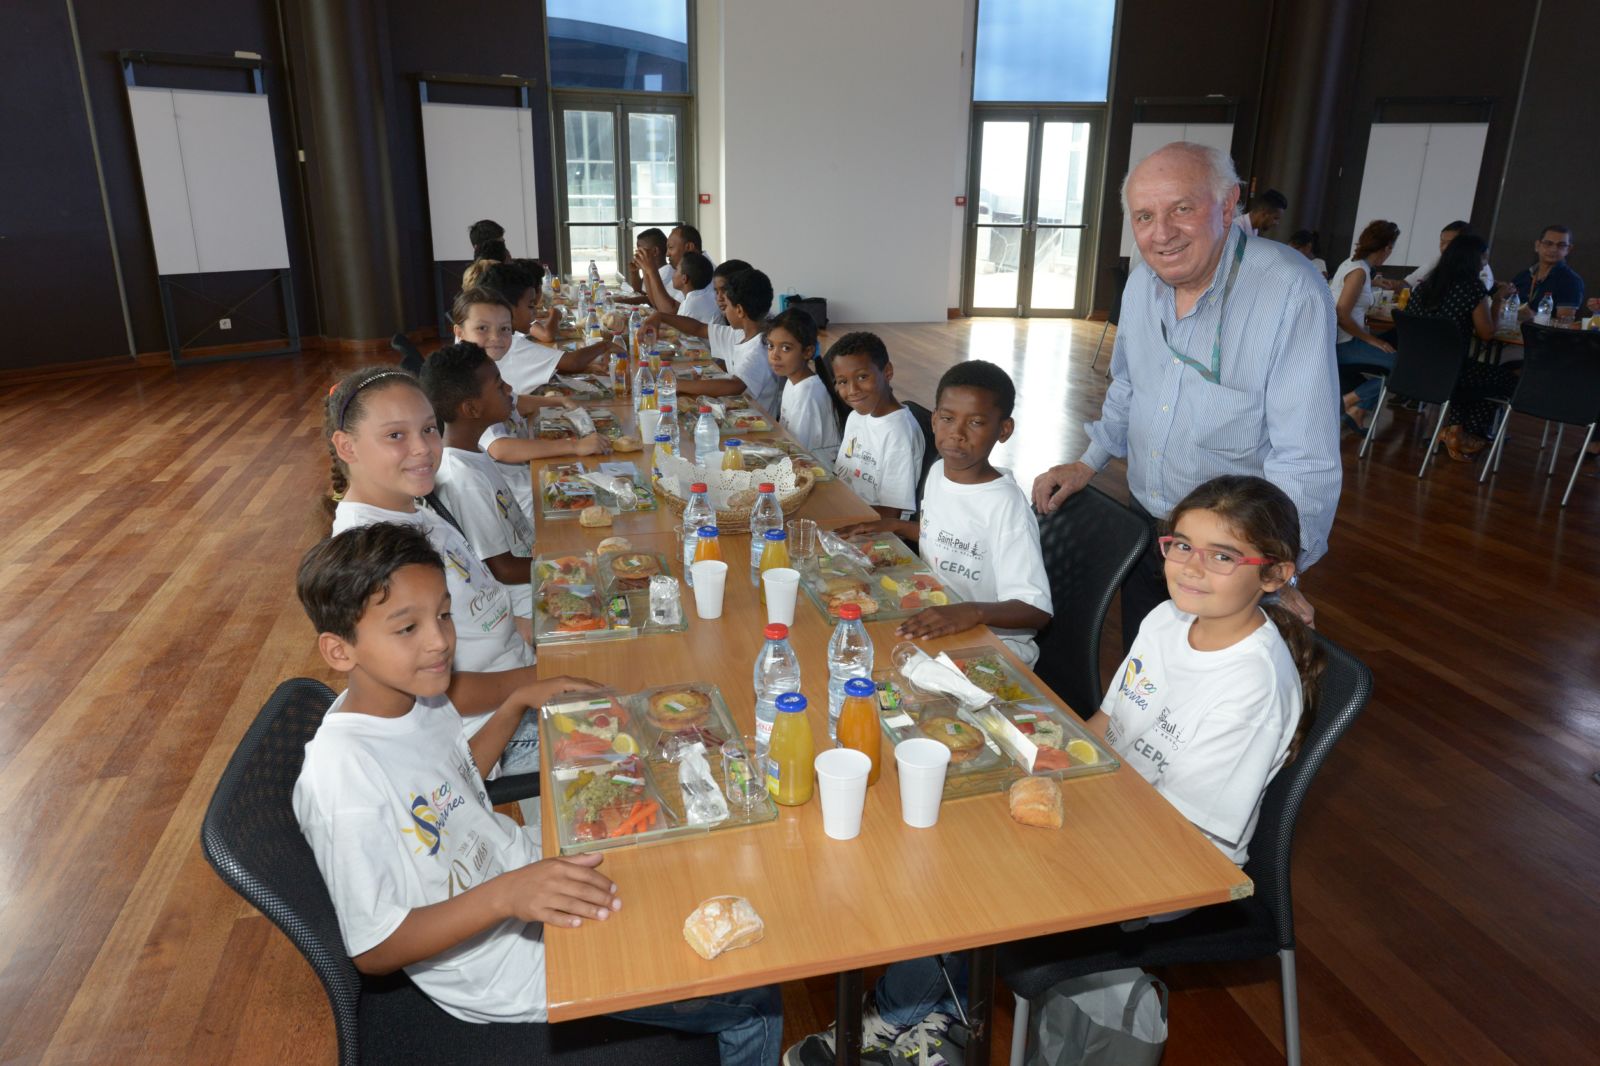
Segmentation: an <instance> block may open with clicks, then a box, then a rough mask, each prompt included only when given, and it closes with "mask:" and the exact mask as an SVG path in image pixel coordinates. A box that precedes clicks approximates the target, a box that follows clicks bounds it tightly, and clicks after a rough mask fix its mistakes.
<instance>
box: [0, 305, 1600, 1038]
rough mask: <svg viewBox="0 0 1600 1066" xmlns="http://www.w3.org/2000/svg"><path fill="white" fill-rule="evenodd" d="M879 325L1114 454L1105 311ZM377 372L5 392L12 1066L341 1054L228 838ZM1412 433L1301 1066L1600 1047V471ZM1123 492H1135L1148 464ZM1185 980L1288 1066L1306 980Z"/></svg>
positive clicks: (1392, 451) (274, 373) (313, 664)
mask: <svg viewBox="0 0 1600 1066" xmlns="http://www.w3.org/2000/svg"><path fill="white" fill-rule="evenodd" d="M836 328H837V327H836ZM881 332H882V333H883V334H884V335H885V338H886V339H887V340H888V342H889V347H890V350H891V352H892V353H894V354H895V357H896V364H897V370H898V375H897V377H896V383H897V384H898V385H899V386H900V391H901V393H902V394H903V395H907V396H910V397H911V398H914V399H918V400H920V401H922V402H924V403H927V402H929V401H931V399H932V391H933V385H934V383H935V382H936V380H937V378H938V375H939V373H940V372H941V371H942V370H943V369H944V368H945V367H946V366H948V365H949V364H950V363H951V362H953V361H956V360H960V359H962V358H966V357H968V356H973V357H980V358H986V359H991V360H993V361H995V362H998V363H999V364H1000V365H1002V366H1004V367H1006V368H1007V369H1008V370H1010V371H1011V372H1012V373H1013V375H1014V376H1016V378H1017V380H1018V385H1019V391H1020V393H1021V397H1020V400H1019V406H1018V410H1017V422H1018V432H1017V435H1016V437H1015V438H1014V439H1013V440H1012V442H1010V443H1009V444H1008V445H1006V446H1005V449H1004V453H1003V455H1002V461H1003V462H1004V463H1006V464H1008V465H1011V466H1012V467H1014V468H1015V469H1016V471H1017V473H1018V476H1019V479H1021V480H1022V481H1023V482H1024V484H1026V483H1027V482H1028V481H1029V480H1031V478H1032V476H1033V475H1034V474H1035V473H1037V472H1038V471H1039V470H1041V469H1043V468H1044V467H1045V466H1047V465H1049V464H1051V463H1053V462H1056V461H1060V460H1061V459H1064V458H1070V457H1074V456H1076V454H1077V453H1078V451H1079V449H1080V448H1081V447H1082V444H1083V439H1084V438H1083V432H1082V423H1083V422H1084V421H1085V420H1086V419H1088V418H1091V417H1092V416H1093V413H1094V411H1095V410H1096V409H1097V408H1098V404H1099V401H1100V397H1101V395H1102V392H1103V389H1104V378H1103V377H1102V376H1101V375H1100V374H1099V373H1097V372H1091V371H1090V369H1089V360H1090V357H1091V355H1092V353H1093V350H1094V346H1095V342H1096V340H1097V339H1098V338H1099V335H1100V332H1101V327H1100V325H1099V324H1085V323H1070V322H1053V321H1038V322H1034V323H1031V324H1028V323H1022V322H1013V321H1009V320H977V321H960V322H953V323H949V324H937V325H925V326H890V327H883V329H882V331H881ZM1103 364H1104V359H1103V358H1102V365H1103ZM352 365H354V364H353V363H351V362H349V361H345V362H343V363H339V362H336V361H333V360H330V358H329V357H327V356H322V355H307V356H305V357H303V358H300V359H271V360H262V361H257V362H251V363H239V364H230V365H220V366H211V367H203V368H192V369H185V370H183V371H182V372H173V371H170V370H158V371H139V372H133V373H127V374H107V375H105V376H102V377H98V378H86V379H75V380H68V381H62V382H55V383H48V382H47V383H41V384H34V385H25V386H19V387H14V388H10V389H9V390H6V391H5V393H4V394H3V395H0V420H3V424H4V426H5V427H6V430H7V432H6V437H7V439H9V440H10V441H11V442H12V444H11V451H10V454H9V456H8V458H7V461H6V463H5V466H4V469H3V470H0V500H3V501H4V503H3V504H0V538H3V541H4V543H5V544H7V545H9V549H8V551H7V554H6V559H5V561H4V563H3V564H0V593H3V594H4V596H5V600H6V602H7V603H8V604H9V605H10V606H9V608H8V609H7V610H5V611H4V612H3V615H0V708H3V709H4V710H3V715H0V771H3V772H4V776H5V777H6V780H7V781H8V782H9V784H8V786H7V789H6V791H7V793H8V795H9V796H10V797H11V799H10V801H9V802H8V803H7V804H6V807H7V810H8V812H9V813H8V815H7V816H6V818H5V826H6V831H5V833H4V835H3V839H4V841H9V843H3V842H0V1063H13V1062H16V1063H34V1062H94V1063H104V1062H118V1063H124V1064H126V1063H135V1062H158V1063H170V1062H206V1063H210V1062H220V1061H237V1062H248V1063H257V1062H259V1063H278V1062H282V1061H291V1060H292V1061H296V1062H299V1061H307V1062H332V1061H334V1039H333V1030H332V1026H331V1023H330V1019H329V1013H328V1008H327V1005H326V1001H325V999H324V997H323V994H322V991H321V989H320V987H319V986H318V985H317V983H316V981H315V980H314V978H313V977H312V975H311V971H310V970H309V969H308V968H307V967H306V966H305V964H304V963H303V962H302V961H301V960H300V958H299V956H298V955H297V954H296V953H295V952H294V950H293V949H292V948H291V947H290V946H289V943H288V941H287V940H285V939H284V938H283V937H282V936H281V935H280V934H279V933H278V932H277V930H276V929H275V928H273V927H272V926H271V925H270V924H269V923H268V922H267V921H266V920H265V919H264V918H262V917H260V916H259V915H257V914H255V913H254V912H253V911H251V910H250V909H249V908H248V907H246V906H245V905H243V904H242V903H241V902H240V900H239V899H238V898H237V897H235V896H234V895H233V894H232V893H231V892H229V891H228V890H227V889H226V888H224V887H223V885H222V884H221V882H220V881H218V880H217V879H216V877H215V876H214V875H213V874H212V873H211V871H210V869H209V868H208V867H207V866H206V865H205V863H204V861H203V860H202V858H201V856H200V853H199V848H198V846H197V837H198V830H199V824H200V817H201V814H202V812H203V810H204V807H205V804H206V801H207V800H208V798H209V796H210V794H211V789H212V786H213V784H214V783H215V781H216V779H217V776H218V774H219V772H220V771H221V768H222V766H223V764H224V762H225V761H226V759H227V757H228V756H229V754H230V753H231V751H232V749H233V746H234V744H235V742H236V741H237V740H238V738H239V737H240V735H241V734H242V733H243V732H244V730H245V728H246V726H247V725H248V724H249V722H250V720H251V718H252V717H253V715H254V714H255V711H256V709H257V708H258V706H259V705H260V703H261V702H262V700H263V699H264V697H265V696H266V695H267V693H269V692H270V691H271V689H272V687H273V685H274V684H276V683H277V682H278V681H279V680H281V679H283V678H286V677H291V676H295V675H297V674H309V675H312V676H324V671H323V670H322V669H321V668H320V666H319V663H318V662H317V660H316V658H315V652H314V648H313V646H312V640H311V633H310V632H309V629H308V626H307V623H306V622H305V619H304V617H303V616H302V615H301V613H300V610H299V608H298V606H297V605H296V604H295V603H294V597H293V592H292V575H293V570H294V565H295V562H296V561H297V559H298V558H299V556H300V554H301V552H302V551H303V550H304V548H305V547H306V546H307V545H309V544H310V543H312V542H313V541H314V540H315V539H317V537H319V536H320V535H321V533H322V532H323V526H322V524H321V522H320V518H319V515H318V512H317V509H316V498H317V495H318V493H319V492H320V491H321V490H322V486H323V484H324V480H323V479H324V478H325V477H326V470H327V462H326V458H325V452H324V451H323V448H322V444H321V442H320V440H319V431H320V427H319V422H320V419H319V417H318V414H317V411H318V410H319V408H318V404H317V400H318V399H319V398H320V397H321V396H322V395H324V394H325V392H326V390H327V387H328V385H329V383H330V382H331V381H332V380H333V379H334V377H335V376H336V375H337V374H338V373H339V372H340V371H341V370H343V369H347V368H348V367H349V366H352ZM1308 402H1311V401H1309V400H1308ZM1413 417H1414V416H1412V415H1410V414H1407V413H1402V414H1400V415H1399V416H1398V417H1397V419H1396V422H1395V424H1394V425H1393V427H1392V428H1390V429H1389V430H1388V432H1387V433H1386V434H1384V435H1383V436H1382V437H1381V439H1380V441H1379V443H1378V445H1377V447H1376V449H1375V454H1373V455H1372V456H1369V458H1368V459H1367V460H1366V461H1365V462H1363V463H1358V462H1357V461H1356V459H1355V446H1356V442H1355V441H1354V440H1353V439H1347V440H1346V441H1345V443H1344V448H1345V464H1346V481H1345V493H1344V498H1343V501H1342V503H1341V506H1340V510H1339V516H1338V521H1337V524H1336V525H1335V527H1334V532H1333V539H1332V550H1331V552H1330V554H1329V555H1328V557H1327V558H1326V560H1325V561H1324V562H1322V563H1321V564H1320V565H1319V566H1317V567H1316V568H1315V569H1314V570H1313V571H1312V572H1311V574H1310V575H1309V576H1308V578H1307V581H1306V584H1305V591H1306V593H1307V595H1308V596H1309V597H1310V598H1311V599H1312V601H1313V602H1314V603H1315V604H1316V606H1317V608H1318V611H1319V614H1318V619H1319V623H1320V625H1321V628H1322V629H1323V630H1324V631H1325V632H1326V633H1328V634H1329V635H1331V636H1332V637H1333V638H1334V639H1336V640H1338V641H1340V642H1341V643H1343V644H1344V645H1345V646H1347V647H1349V648H1350V649H1352V650H1353V651H1355V652H1356V653H1357V654H1358V655H1359V656H1361V657H1362V658H1363V659H1364V660H1365V661H1366V662H1367V663H1368V664H1369V665H1370V666H1371V667H1372V669H1373V671H1374V673H1375V674H1376V675H1377V694H1376V697H1375V699H1374V700H1373V702H1372V704H1371V705H1370V706H1369V708H1368V710H1367V712H1366V715H1365V717H1364V718H1363V719H1362V720H1361V721H1360V722H1359V723H1358V724H1357V725H1356V727H1355V729H1354V731H1353V732H1352V733H1351V734H1350V736H1349V737H1348V738H1347V739H1346V740H1345V741H1344V742H1343V744H1342V745H1341V747H1340V748H1339V749H1338V750H1336V751H1335V752H1334V754H1333V756H1332V758H1331V759H1330V761H1329V763H1328V766H1327V768H1326V769H1325V770H1324V772H1323V774H1322V775H1321V777H1320V779H1319V780H1318V781H1317V783H1316V787H1315V788H1314V789H1313V791H1312V793H1311V795H1310V798H1309V801H1308V803H1307V806H1306V809H1305V813H1304V815H1303V816H1302V818H1301V822H1300V836H1299V841H1298V849H1297V852H1296V878H1295V898H1296V917H1297V922H1298V927H1299V934H1300V950H1299V962H1300V1004H1301V1013H1302V1033H1303V1037H1304V1041H1305V1059H1306V1061H1307V1062H1308V1063H1338V1064H1347V1063H1348V1064H1356V1063H1413V1062H1418V1063H1440V1064H1457V1063H1473V1064H1492V1063H1511V1062H1520V1063H1540V1064H1544V1063H1580V1062H1595V1061H1597V1059H1600V1052H1597V1047H1596V1042H1595V1034H1596V1033H1600V1006H1597V999H1596V997H1595V996H1594V995H1593V994H1592V985H1593V981H1592V976H1593V975H1594V974H1595V973H1596V972H1600V784H1597V783H1596V782H1595V780H1594V779H1593V778H1592V777H1591V775H1592V774H1593V773H1594V772H1595V771H1596V770H1597V769H1600V693H1597V685H1596V681H1597V677H1600V629H1597V627H1596V626H1595V604H1596V602H1597V601H1600V576H1597V572H1600V481H1597V479H1596V478H1595V477H1594V474H1593V471H1594V464H1590V467H1589V469H1588V470H1587V471H1586V472H1585V474H1583V475H1581V476H1580V478H1579V484H1578V487H1577V490H1576V491H1575V493H1574V496H1573V502H1572V505H1571V506H1570V507H1568V508H1567V509H1565V510H1561V509H1560V508H1558V507H1557V504H1558V502H1559V500H1560V495H1561V488H1562V486H1563V485H1564V472H1563V474H1562V476H1561V477H1558V478H1556V479H1554V480H1551V479H1547V478H1546V477H1545V476H1544V474H1543V471H1542V470H1537V471H1536V470H1535V462H1536V456H1535V450H1536V446H1537V444H1538V430H1537V427H1532V426H1530V425H1525V424H1523V423H1521V422H1520V421H1518V422H1514V423H1513V426H1512V428H1513V431H1514V434H1515V435H1514V436H1513V437H1512V438H1511V440H1510V442H1509V444H1508V447H1507V453H1506V458H1505V462H1504V465H1503V467H1502V472H1501V473H1500V475H1499V476H1498V478H1497V479H1496V480H1495V481H1494V482H1493V483H1491V484H1490V485H1487V486H1484V487H1481V488H1480V487H1479V486H1478V484H1477V483H1476V480H1475V478H1476V475H1477V467H1476V466H1472V467H1464V466H1459V465H1456V464H1453V463H1450V462H1448V461H1447V460H1446V461H1445V462H1443V463H1441V464H1439V465H1437V466H1436V467H1434V468H1433V469H1432V470H1431V471H1430V472H1429V475H1428V477H1427V479H1426V480H1422V481H1419V480H1418V479H1417V478H1416V477H1415V468H1416V465H1417V463H1418V461H1419V460H1420V457H1421V448H1422V445H1421V443H1420V439H1419V438H1418V437H1417V436H1416V434H1415V432H1414V423H1413V421H1412V419H1413ZM1571 447H1572V444H1571V435H1570V434H1569V438H1568V446H1567V449H1566V453H1565V454H1564V455H1563V461H1570V457H1571V456H1570V452H1571ZM1101 480H1102V481H1105V482H1107V483H1108V484H1109V486H1110V487H1111V488H1112V489H1113V491H1119V492H1120V491H1121V487H1122V479H1121V474H1120V469H1116V470H1112V471H1108V472H1107V474H1106V475H1103V476H1102V479H1101ZM1111 632H1113V633H1114V632H1115V629H1114V627H1113V628H1112V630H1111ZM1115 647H1116V639H1115V637H1112V638H1111V640H1110V642H1109V647H1108V655H1111V653H1112V652H1114V650H1115ZM1041 890H1046V891H1047V890H1048V886H1041ZM1165 976H1167V978H1168V979H1169V981H1170V982H1171V984H1172V985H1173V987H1174V989H1175V990H1176V995H1175V996H1174V1001H1173V1011H1172V1037H1171V1041H1170V1044H1169V1050H1168V1056H1167V1059H1166V1061H1167V1063H1168V1064H1169V1066H1186V1064H1200V1063H1205V1064H1212V1063H1250V1064H1253V1063H1272V1062H1280V1061H1281V1043H1282V1037H1281V1021H1280V1012H1279V1006H1278V985H1277V981H1276V966H1275V964H1273V963H1270V962H1268V963H1261V964H1259V965H1258V964H1249V965H1240V966H1231V967H1225V968H1196V969H1184V970H1175V971H1171V972H1169V973H1167V974H1166V975H1165ZM831 997H832V989H831V984H830V983H829V982H827V981H825V980H823V981H812V982H807V983H805V984H803V985H794V986H791V987H790V988H787V989H786V990H785V1002H786V1006H787V1009H788V1014H789V1028H790V1030H791V1031H792V1032H793V1033H794V1034H795V1035H799V1034H801V1033H804V1032H806V1031H809V1030H811V1029H815V1028H819V1027H821V1026H823V1025H825V1024H826V1023H827V1022H828V1021H829V1020H831V1016H832V999H831ZM1004 1024H1005V1025H1009V1015H1007V1020H1006V1021H1005V1023H1004ZM997 1043H998V1044H999V1045H1000V1046H999V1047H997V1049H996V1057H995V1060H994V1061H996V1062H1003V1061H1004V1058H1003V1055H1004V1049H1005V1045H1006V1041H1005V1040H1003V1039H1002V1040H1000V1041H997Z"/></svg>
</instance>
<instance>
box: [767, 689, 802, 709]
mask: <svg viewBox="0 0 1600 1066" xmlns="http://www.w3.org/2000/svg"><path fill="white" fill-rule="evenodd" d="M774 703H776V705H777V708H778V710H780V711H787V712H790V713H792V712H794V711H803V710H805V709H806V698H805V697H804V696H802V695H800V693H798V692H785V693H784V694H783V695H781V696H779V697H778V698H777V699H776V700H775V701H774Z"/></svg>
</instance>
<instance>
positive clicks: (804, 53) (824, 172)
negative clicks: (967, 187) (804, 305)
mask: <svg viewBox="0 0 1600 1066" xmlns="http://www.w3.org/2000/svg"><path fill="white" fill-rule="evenodd" d="M971 12H972V3H971V0H811V2H809V3H806V4H801V5H796V4H794V3H791V2H783V0H699V3H698V7H697V18H698V20H699V23H700V36H699V38H698V40H699V42H700V45H701V50H700V53H699V72H700V97H699V102H698V112H699V115H698V127H699V137H700V147H699V164H700V166H701V167H702V176H701V178H700V189H701V191H704V192H710V193H711V194H712V205H711V207H710V208H709V209H708V208H705V207H702V208H701V209H700V211H701V226H702V231H705V230H706V229H707V228H708V227H707V223H708V222H709V221H710V219H709V217H708V216H714V215H717V214H718V211H717V207H718V204H719V202H720V204H721V206H722V210H721V212H720V218H719V219H718V225H719V228H720V229H721V233H720V236H719V239H718V240H715V241H714V240H713V239H712V238H711V237H710V235H709V234H706V239H707V243H708V244H709V245H711V247H712V248H713V254H715V252H716V250H718V246H719V245H720V251H721V253H722V254H721V255H720V256H716V257H717V258H718V259H719V260H720V259H723V258H734V257H736V258H739V259H746V260H749V261H750V262H751V263H752V264H754V265H755V266H757V267H759V268H760V269H762V270H764V271H766V272H767V274H768V275H769V276H770V277H771V278H772V284H773V289H774V290H775V291H777V292H786V291H789V290H791V289H793V290H796V291H798V292H802V293H804V294H806V295H808V296H810V295H816V296H825V297H827V299H828V315H829V317H830V318H831V319H833V320H835V321H839V322H925V321H943V320H944V318H945V309H946V308H947V307H950V306H954V305H955V301H954V300H953V299H952V298H951V292H952V285H951V278H952V271H953V269H957V268H953V267H952V263H953V261H954V260H956V259H957V258H958V257H959V255H960V226H959V224H958V222H957V221H953V216H959V214H960V211H959V209H958V208H956V207H955V203H954V199H955V197H956V196H957V195H958V194H960V193H962V192H963V191H964V190H963V188H962V186H963V185H964V179H965V173H966V141H967V125H968V115H969V101H970V99H971V95H970V94H971V84H972V75H971V69H970V63H971V55H970V49H969V46H968V43H969V41H970V39H971V29H970V20H971ZM713 22H714V23H715V24H716V25H715V29H716V33H717V45H716V47H717V49H718V53H719V54H720V60H721V63H720V66H721V70H720V74H721V78H720V85H718V86H717V90H718V91H717V93H716V98H715V99H712V98H711V97H710V96H709V95H708V93H707V88H708V83H709V82H710V80H711V78H712V75H713V71H712V69H711V68H712V67H713V65H714V64H715V63H716V61H717V55H714V54H712V53H711V52H710V50H709V49H708V48H707V47H706V40H707V34H708V33H709V32H711V27H710V26H708V25H707V24H708V23H713ZM713 130H720V135H721V148H722V151H721V159H720V164H721V168H722V179H721V181H720V182H719V183H716V184H713V179H712V177H711V175H710V172H709V170H708V169H707V161H708V152H710V151H711V146H710V144H709V142H710V141H711V140H712V139H713V136H714V134H713V133H712V132H711V131H713ZM954 276H956V277H959V273H956V274H955V275H954Z"/></svg>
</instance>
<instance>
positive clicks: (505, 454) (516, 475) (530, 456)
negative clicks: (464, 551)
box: [447, 288, 606, 518]
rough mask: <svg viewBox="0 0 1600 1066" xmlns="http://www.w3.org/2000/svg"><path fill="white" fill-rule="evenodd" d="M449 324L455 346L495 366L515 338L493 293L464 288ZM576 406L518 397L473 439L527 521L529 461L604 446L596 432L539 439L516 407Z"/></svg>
mask: <svg viewBox="0 0 1600 1066" xmlns="http://www.w3.org/2000/svg"><path fill="white" fill-rule="evenodd" d="M450 320H451V322H452V323H453V326H454V329H455V337H456V340H457V341H458V342H459V341H470V342H472V343H473V344H476V345H477V346H478V347H480V348H482V349H483V350H484V352H485V354H487V355H488V356H489V358H490V359H492V360H494V361H495V363H496V364H499V363H500V362H501V361H502V360H503V359H504V358H505V356H506V353H507V352H508V351H509V350H510V348H511V344H512V340H513V338H514V337H516V336H517V334H516V332H515V330H514V329H513V327H512V324H511V305H510V304H509V303H507V302H506V301H505V299H504V298H503V297H501V296H500V294H499V293H497V292H495V291H493V290H492V289H484V288H471V289H463V290H462V292H461V295H459V296H457V297H456V302H455V305H454V306H453V307H452V308H451V310H450ZM523 339H524V341H526V338H523ZM530 343H531V342H530ZM501 376H502V377H504V374H502V375H501ZM576 406H578V405H577V404H576V403H575V402H574V401H573V400H571V399H570V398H569V397H565V396H521V397H518V398H517V401H516V403H515V404H514V405H513V406H512V408H511V414H510V415H508V416H507V417H506V419H505V421H503V422H496V423H494V424H492V425H491V426H490V427H489V428H488V429H486V430H484V431H483V436H482V437H480V438H479V439H478V447H480V448H482V449H483V450H484V451H485V452H487V453H488V454H489V457H490V458H491V459H493V460H494V461H495V465H496V466H497V467H498V468H499V470H500V475H501V476H502V477H504V478H505V479H506V484H508V485H510V486H511V492H512V494H513V495H514V496H516V498H517V503H518V504H519V505H520V506H521V507H522V510H523V513H525V514H526V515H527V516H528V517H529V518H532V517H533V514H534V510H533V473H532V470H531V469H530V468H529V466H528V464H529V463H530V462H532V461H533V460H536V459H546V458H549V457H551V456H557V455H599V454H601V453H602V452H604V451H605V450H606V444H605V441H604V440H603V439H602V438H601V436H600V435H599V434H598V433H591V434H589V435H587V436H584V437H579V438H577V439H575V440H538V439H536V437H535V436H534V432H533V427H532V425H531V424H530V423H529V422H528V419H527V416H526V414H524V412H523V411H522V410H520V409H519V408H526V409H527V413H528V414H531V413H533V412H535V411H537V410H538V409H539V408H541V407H566V408H572V407H576ZM447 506H448V505H447Z"/></svg>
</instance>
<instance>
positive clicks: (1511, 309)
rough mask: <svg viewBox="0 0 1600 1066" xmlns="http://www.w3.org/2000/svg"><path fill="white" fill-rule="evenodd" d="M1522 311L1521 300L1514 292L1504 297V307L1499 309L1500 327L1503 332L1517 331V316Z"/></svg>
mask: <svg viewBox="0 0 1600 1066" xmlns="http://www.w3.org/2000/svg"><path fill="white" fill-rule="evenodd" d="M1521 313H1522V301H1521V300H1520V299H1518V298H1517V294H1516V293H1512V294H1511V295H1510V296H1507V297H1506V303H1505V307H1504V308H1502V309H1501V311H1500V329H1501V330H1502V332H1505V333H1515V332H1516V331H1517V316H1518V315H1520V314H1521Z"/></svg>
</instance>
